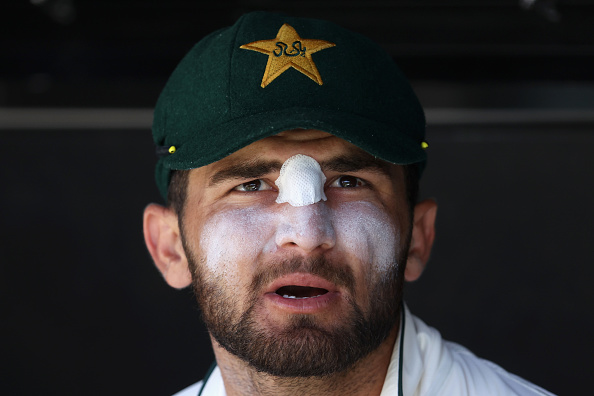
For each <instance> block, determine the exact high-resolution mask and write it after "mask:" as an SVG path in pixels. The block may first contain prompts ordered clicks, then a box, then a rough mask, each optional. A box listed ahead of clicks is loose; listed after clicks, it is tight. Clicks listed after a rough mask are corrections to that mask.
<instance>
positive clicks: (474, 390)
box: [174, 306, 553, 396]
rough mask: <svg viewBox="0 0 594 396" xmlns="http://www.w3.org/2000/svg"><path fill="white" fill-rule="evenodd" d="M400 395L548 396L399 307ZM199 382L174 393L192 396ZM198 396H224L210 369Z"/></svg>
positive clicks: (388, 385) (394, 372)
mask: <svg viewBox="0 0 594 396" xmlns="http://www.w3.org/2000/svg"><path fill="white" fill-rule="evenodd" d="M404 316H405V320H404V340H403V341H404V342H403V358H402V364H403V366H402V388H403V389H402V392H403V393H402V394H403V395H404V396H452V395H456V396H477V395H478V396H488V395H493V396H495V395H497V396H553V394H552V393H550V392H547V391H546V390H544V389H541V388H539V387H538V386H536V385H534V384H532V383H530V382H528V381H526V380H523V379H522V378H520V377H517V376H515V375H513V374H510V373H508V372H507V371H505V370H503V369H502V368H501V367H499V366H497V365H496V364H494V363H491V362H489V361H487V360H484V359H480V358H478V357H476V356H475V355H474V354H473V353H472V352H470V351H469V350H468V349H466V348H464V347H462V346H460V345H458V344H455V343H453V342H449V341H445V340H443V339H442V338H441V335H440V334H439V332H438V331H437V330H436V329H434V328H432V327H429V326H427V325H426V324H425V323H424V322H423V321H422V320H420V319H419V318H417V317H415V316H413V315H412V314H411V313H410V311H409V310H408V308H407V307H406V306H405V307H404ZM401 335H402V331H401V332H400V335H399V336H398V339H397V340H396V343H395V344H394V350H393V352H392V358H391V360H390V365H389V366H388V373H387V375H386V380H385V382H384V386H383V388H382V392H381V394H380V396H398V383H399V378H398V372H399V366H400V358H399V356H400V344H401V342H400V337H401ZM201 387H202V381H200V382H197V383H195V384H194V385H191V386H189V387H188V388H186V389H184V390H182V391H180V392H178V393H176V394H175V395H174V396H197V395H198V392H199V391H200V388H201ZM202 396H226V392H225V386H224V384H223V378H222V377H221V371H220V370H219V368H218V367H216V368H215V369H214V371H213V372H212V374H211V375H210V377H209V378H208V379H207V383H206V385H205V387H204V390H203V391H202Z"/></svg>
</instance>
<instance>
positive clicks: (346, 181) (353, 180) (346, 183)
mask: <svg viewBox="0 0 594 396" xmlns="http://www.w3.org/2000/svg"><path fill="white" fill-rule="evenodd" d="M365 184H366V183H365V182H364V181H363V180H361V179H359V178H358V177H355V176H340V177H339V178H338V179H336V180H334V181H333V182H332V184H330V187H341V188H353V187H361V186H364V185H365Z"/></svg>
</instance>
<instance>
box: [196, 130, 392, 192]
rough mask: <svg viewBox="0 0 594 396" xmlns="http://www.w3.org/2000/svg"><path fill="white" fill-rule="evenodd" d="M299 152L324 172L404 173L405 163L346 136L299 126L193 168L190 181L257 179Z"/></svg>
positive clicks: (205, 184)
mask: <svg viewBox="0 0 594 396" xmlns="http://www.w3.org/2000/svg"><path fill="white" fill-rule="evenodd" d="M296 154H304V155H307V156H310V157H312V158H314V159H315V160H316V161H318V162H319V163H320V165H321V167H322V170H323V171H324V172H325V173H326V171H333V172H338V173H341V172H345V173H348V172H352V171H355V170H367V171H369V172H373V173H375V174H377V175H383V177H384V178H386V179H392V180H394V179H401V178H402V176H403V170H402V166H400V165H394V164H391V163H388V162H386V161H383V160H381V159H379V158H376V157H374V156H373V155H371V154H369V153H367V152H366V151H364V150H362V149H360V148H359V147H357V146H355V145H354V144H352V143H349V142H347V141H346V140H344V139H341V138H339V137H337V136H335V135H332V134H330V133H326V132H322V131H319V130H311V129H298V130H290V131H284V132H281V133H279V134H277V135H274V136H269V137H267V138H264V139H261V140H258V141H256V142H254V143H252V144H250V145H248V146H246V147H244V148H242V149H240V150H238V151H236V152H234V153H232V154H231V155H229V156H227V157H225V158H223V159H221V160H219V161H216V162H214V163H212V164H209V165H206V166H203V167H201V168H197V169H192V171H191V172H190V180H191V183H190V184H194V185H201V186H203V187H202V188H205V187H214V186H216V185H220V184H221V183H222V182H232V181H233V180H237V179H246V180H247V179H257V178H260V177H262V176H264V175H270V174H274V173H276V172H278V171H279V170H280V168H281V166H282V164H283V163H284V162H285V161H286V160H287V159H288V158H290V157H292V156H294V155H296Z"/></svg>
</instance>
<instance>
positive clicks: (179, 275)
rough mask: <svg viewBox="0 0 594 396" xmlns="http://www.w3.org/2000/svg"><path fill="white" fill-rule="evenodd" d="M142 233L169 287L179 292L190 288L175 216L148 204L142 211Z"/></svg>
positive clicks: (186, 262)
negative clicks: (184, 288) (187, 287)
mask: <svg viewBox="0 0 594 396" xmlns="http://www.w3.org/2000/svg"><path fill="white" fill-rule="evenodd" d="M143 231H144V241H145V243H146V247H147V248H148V251H149V253H150V254H151V257H152V258H153V261H154V262H155V265H156V266H157V268H158V269H159V271H161V274H162V275H163V278H165V281H166V282H167V283H168V284H169V286H171V287H175V288H176V289H181V288H183V287H186V286H188V285H190V284H191V283H192V276H191V274H190V270H189V268H188V259H187V258H186V254H185V252H184V249H183V245H182V241H181V235H180V232H179V226H178V222H177V215H176V214H175V213H174V212H173V211H172V210H171V209H168V208H165V207H163V206H161V205H157V204H150V205H149V206H147V207H146V208H145V209H144V218H143Z"/></svg>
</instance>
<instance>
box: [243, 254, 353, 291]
mask: <svg viewBox="0 0 594 396" xmlns="http://www.w3.org/2000/svg"><path fill="white" fill-rule="evenodd" d="M293 273H306V274H311V275H315V276H318V277H320V278H322V279H325V280H327V281H328V282H331V283H333V284H334V285H336V286H341V287H344V288H346V289H347V290H349V291H351V292H353V293H354V291H355V275H354V274H353V270H352V269H351V268H350V267H349V266H347V265H343V264H340V263H338V264H337V263H334V262H332V261H330V260H328V259H327V258H325V257H323V256H319V257H312V258H302V257H292V258H289V259H287V260H282V261H277V262H273V263H268V264H266V265H262V266H261V268H260V269H259V270H258V271H257V272H256V273H255V274H254V277H253V279H252V282H251V284H250V290H251V291H252V292H254V293H257V292H258V291H259V290H261V289H262V288H263V287H265V286H266V285H268V284H270V283H272V282H273V281H274V280H276V279H277V278H280V277H281V276H285V275H289V274H293Z"/></svg>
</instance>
